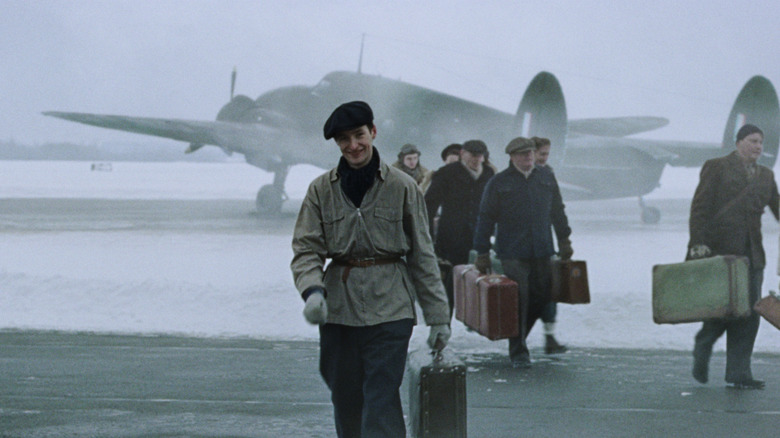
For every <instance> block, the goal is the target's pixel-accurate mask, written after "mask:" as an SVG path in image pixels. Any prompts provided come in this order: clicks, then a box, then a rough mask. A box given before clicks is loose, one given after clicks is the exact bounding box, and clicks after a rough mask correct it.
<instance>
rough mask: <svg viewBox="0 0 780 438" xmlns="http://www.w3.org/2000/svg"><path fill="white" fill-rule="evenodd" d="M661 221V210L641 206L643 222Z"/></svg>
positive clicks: (654, 222)
mask: <svg viewBox="0 0 780 438" xmlns="http://www.w3.org/2000/svg"><path fill="white" fill-rule="evenodd" d="M660 221H661V210H659V209H657V208H655V207H644V208H642V222H643V223H645V224H657V223H658V222H660Z"/></svg>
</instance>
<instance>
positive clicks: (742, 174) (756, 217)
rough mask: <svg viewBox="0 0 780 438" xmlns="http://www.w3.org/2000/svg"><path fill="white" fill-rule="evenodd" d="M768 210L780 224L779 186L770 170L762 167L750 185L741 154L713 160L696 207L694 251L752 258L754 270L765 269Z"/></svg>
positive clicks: (693, 208)
mask: <svg viewBox="0 0 780 438" xmlns="http://www.w3.org/2000/svg"><path fill="white" fill-rule="evenodd" d="M767 206H769V209H770V211H772V214H773V215H774V216H775V219H777V218H778V193H777V184H776V183H775V177H774V173H773V172H772V171H771V170H770V169H769V168H767V167H764V166H760V165H759V166H757V168H756V174H755V176H754V177H753V178H752V179H750V180H749V179H748V174H747V169H746V168H745V165H744V164H743V162H742V160H741V159H740V157H739V155H738V154H737V152H732V153H731V154H729V155H727V156H725V157H721V158H715V159H712V160H707V162H705V163H704V166H702V169H701V175H700V179H699V185H698V186H697V187H696V192H695V194H694V195H693V201H692V202H691V217H690V222H689V227H690V236H691V240H690V242H689V244H688V248H691V247H693V246H695V245H701V244H704V245H707V246H708V247H709V248H710V249H711V250H712V252H713V254H714V255H729V254H732V255H741V256H747V257H748V258H749V259H750V262H751V266H752V267H753V269H763V268H764V266H765V265H766V257H765V255H764V247H763V245H762V243H761V215H762V214H763V213H764V209H765V208H766V207H767Z"/></svg>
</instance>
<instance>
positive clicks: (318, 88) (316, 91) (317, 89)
mask: <svg viewBox="0 0 780 438" xmlns="http://www.w3.org/2000/svg"><path fill="white" fill-rule="evenodd" d="M328 88H330V81H329V80H327V79H323V80H321V81H320V82H319V83H318V84H317V85H315V86H314V88H313V89H312V90H311V94H313V95H315V96H320V95H321V94H322V93H324V92H325V91H326V90H327V89H328Z"/></svg>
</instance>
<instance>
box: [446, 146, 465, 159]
mask: <svg viewBox="0 0 780 438" xmlns="http://www.w3.org/2000/svg"><path fill="white" fill-rule="evenodd" d="M461 149H463V145H462V144H458V143H452V144H449V145H447V147H446V148H444V149H442V151H441V159H442V161H444V160H446V159H447V155H458V154H460V150H461Z"/></svg>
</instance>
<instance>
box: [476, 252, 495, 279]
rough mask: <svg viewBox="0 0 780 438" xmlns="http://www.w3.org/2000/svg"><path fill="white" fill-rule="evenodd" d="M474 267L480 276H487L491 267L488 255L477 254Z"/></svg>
mask: <svg viewBox="0 0 780 438" xmlns="http://www.w3.org/2000/svg"><path fill="white" fill-rule="evenodd" d="M474 267H475V268H477V270H478V271H479V272H480V273H482V274H487V273H488V272H489V271H490V270H491V269H492V267H493V265H492V264H491V262H490V254H477V258H476V259H475V260H474Z"/></svg>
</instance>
